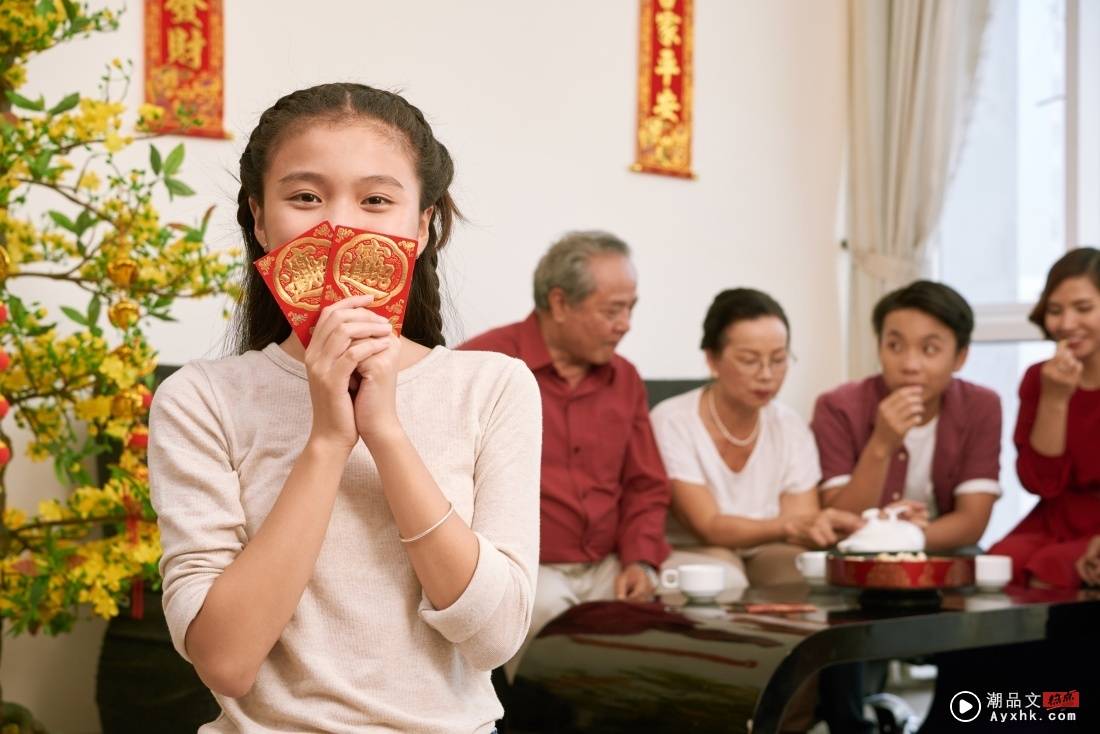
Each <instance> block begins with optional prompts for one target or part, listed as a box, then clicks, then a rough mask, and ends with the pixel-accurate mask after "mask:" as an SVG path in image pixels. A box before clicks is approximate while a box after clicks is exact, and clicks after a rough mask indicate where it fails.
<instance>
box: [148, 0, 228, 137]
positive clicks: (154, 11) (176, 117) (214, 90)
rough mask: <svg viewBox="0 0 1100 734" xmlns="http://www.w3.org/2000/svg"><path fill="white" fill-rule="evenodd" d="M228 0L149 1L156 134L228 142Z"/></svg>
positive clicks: (151, 99) (151, 89)
mask: <svg viewBox="0 0 1100 734" xmlns="http://www.w3.org/2000/svg"><path fill="white" fill-rule="evenodd" d="M224 33H225V27H224V16H223V13H222V0H145V101H146V102H148V103H149V104H155V105H159V106H161V107H163V108H164V117H163V119H161V120H160V121H159V122H157V123H156V124H155V125H153V126H152V127H153V129H154V130H155V131H156V132H163V133H175V134H179V135H198V136H201V137H207V138H226V137H229V136H228V135H226V133H225V131H224V130H223V129H222V112H223V109H224V96H225V95H224V90H225V86H224V81H223V79H224V74H225V41H224Z"/></svg>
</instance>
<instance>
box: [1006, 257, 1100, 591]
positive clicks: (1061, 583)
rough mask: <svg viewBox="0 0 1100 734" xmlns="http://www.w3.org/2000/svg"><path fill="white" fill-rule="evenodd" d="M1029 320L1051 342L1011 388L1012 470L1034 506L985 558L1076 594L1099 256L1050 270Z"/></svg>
mask: <svg viewBox="0 0 1100 734" xmlns="http://www.w3.org/2000/svg"><path fill="white" fill-rule="evenodd" d="M1031 320H1032V321H1033V322H1035V323H1036V324H1038V325H1039V327H1040V328H1041V329H1042V330H1043V332H1044V333H1045V334H1046V335H1047V337H1048V338H1050V339H1053V340H1055V341H1056V342H1057V343H1058V347H1057V350H1056V351H1055V353H1054V356H1053V357H1052V358H1051V359H1049V360H1047V361H1045V362H1040V363H1039V364H1034V365H1032V366H1031V367H1029V368H1028V370H1027V372H1026V373H1025V374H1024V379H1023V382H1021V383H1020V415H1019V418H1018V419H1017V421H1016V449H1017V454H1018V456H1017V460H1016V470H1017V472H1018V473H1019V475H1020V483H1021V484H1023V486H1024V487H1025V488H1026V489H1027V490H1028V491H1029V492H1033V493H1034V494H1037V495H1039V497H1040V498H1041V499H1040V500H1039V504H1038V505H1036V506H1035V509H1034V510H1032V511H1031V513H1030V514H1029V515H1028V516H1027V517H1026V518H1024V520H1023V521H1022V522H1021V523H1020V524H1019V525H1017V526H1016V528H1015V529H1014V530H1013V531H1012V532H1011V533H1009V534H1008V536H1006V537H1005V538H1004V539H1003V540H1001V542H999V543H997V544H996V545H995V546H993V548H991V549H990V551H989V552H990V553H999V554H1004V555H1008V556H1011V557H1012V563H1013V582H1014V583H1018V584H1031V585H1034V586H1054V587H1062V588H1076V587H1078V586H1081V584H1082V582H1084V583H1086V584H1095V583H1097V581H1100V576H1095V575H1094V573H1093V572H1092V564H1093V562H1092V561H1091V555H1090V553H1092V552H1093V551H1090V548H1089V544H1090V541H1091V540H1092V539H1093V537H1094V536H1097V535H1100V450H1098V448H1100V250H1097V249H1095V248H1092V247H1081V248H1078V249H1076V250H1072V251H1070V252H1069V253H1067V254H1066V255H1065V256H1063V257H1062V259H1060V260H1059V261H1058V262H1056V263H1055V264H1054V266H1053V267H1052V268H1051V269H1050V273H1049V274H1048V275H1047V282H1046V287H1045V288H1043V294H1042V296H1041V297H1040V299H1039V303H1038V304H1037V305H1036V306H1035V309H1034V310H1033V311H1032V312H1031Z"/></svg>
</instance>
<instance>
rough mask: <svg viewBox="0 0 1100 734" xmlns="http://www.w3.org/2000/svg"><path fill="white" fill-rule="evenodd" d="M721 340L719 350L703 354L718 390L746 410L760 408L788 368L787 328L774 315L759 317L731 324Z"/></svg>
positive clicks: (784, 376) (777, 388) (782, 378)
mask: <svg viewBox="0 0 1100 734" xmlns="http://www.w3.org/2000/svg"><path fill="white" fill-rule="evenodd" d="M722 337H723V344H724V346H723V347H722V351H721V352H719V353H718V354H717V355H713V354H710V353H708V354H707V363H708V364H709V365H710V369H711V372H712V373H713V374H714V375H715V378H716V380H717V384H718V389H719V390H721V394H722V395H724V396H725V397H726V398H727V399H729V400H733V401H735V402H737V403H740V404H741V405H743V406H745V407H747V408H751V409H760V408H763V407H764V406H765V405H767V404H768V402H769V401H771V399H772V398H774V397H775V395H776V393H778V392H779V388H781V387H782V386H783V380H784V379H785V378H786V376H787V368H788V367H789V366H790V359H791V357H790V352H789V350H788V347H787V342H788V338H789V337H788V334H787V327H786V326H785V325H784V324H783V321H782V320H781V319H780V318H779V317H777V316H761V317H759V318H755V319H746V320H741V321H735V322H733V323H732V324H730V325H729V326H727V327H726V331H725V333H724V334H723V335H722Z"/></svg>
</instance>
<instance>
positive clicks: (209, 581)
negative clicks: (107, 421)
mask: <svg viewBox="0 0 1100 734" xmlns="http://www.w3.org/2000/svg"><path fill="white" fill-rule="evenodd" d="M452 177H453V168H452V164H451V159H450V156H449V154H448V153H447V150H446V148H444V147H443V145H441V144H440V143H439V142H437V141H436V139H435V137H434V136H433V134H432V130H431V128H430V127H429V126H428V124H427V123H426V122H425V120H424V117H423V115H422V114H421V113H420V111H419V110H418V109H417V108H415V107H413V106H412V105H410V104H409V103H408V102H406V101H405V100H404V99H402V98H401V97H399V96H397V95H395V94H391V93H388V92H383V91H379V90H376V89H372V88H370V87H366V86H363V85H359V84H326V85H321V86H317V87H313V88H310V89H305V90H301V91H298V92H294V93H292V94H289V95H287V96H286V97H283V98H282V99H280V100H279V101H278V102H276V103H275V105H274V106H273V107H272V108H271V109H269V110H267V111H266V112H265V113H264V114H263V115H262V116H261V118H260V122H259V125H258V126H257V127H256V129H255V130H254V131H253V132H252V135H251V136H250V138H249V141H248V145H247V146H246V147H245V150H244V153H243V154H242V156H241V169H240V178H241V190H240V194H239V196H238V204H239V208H238V212H237V219H238V222H239V223H240V225H241V230H242V234H243V235H244V238H245V241H246V243H247V252H248V258H249V260H255V259H256V258H258V257H260V256H262V255H263V253H264V252H266V251H268V250H269V249H273V248H275V247H277V246H279V245H280V244H282V243H283V242H285V241H287V240H289V239H290V238H292V237H294V236H295V235H297V234H298V233H300V232H302V231H304V230H306V229H308V228H309V227H310V226H312V225H313V224H316V223H317V222H319V221H321V220H324V219H327V220H329V221H331V222H333V223H337V224H342V225H349V226H352V227H358V228H362V229H369V230H372V231H378V232H387V233H393V234H398V235H402V236H410V237H415V238H416V239H418V241H419V257H418V262H417V266H416V268H415V270H414V276H413V284H412V291H411V293H410V298H409V310H408V313H407V315H406V320H405V327H404V334H403V336H402V337H401V338H398V337H396V336H395V335H394V334H393V332H392V330H391V328H390V325H389V323H388V322H387V321H386V320H385V319H383V318H382V317H380V316H377V315H375V314H373V313H371V312H370V311H367V310H366V309H363V308H359V307H360V306H364V305H367V304H368V303H369V302H370V297H369V296H366V297H359V298H349V299H347V300H345V301H342V302H340V303H337V304H336V305H333V306H331V307H329V308H327V309H326V310H325V311H324V312H323V313H322V314H321V316H320V320H319V321H318V322H317V326H316V329H315V331H314V334H313V338H312V340H311V342H310V344H309V347H308V349H307V348H303V346H302V344H301V342H300V341H299V340H298V338H297V337H296V336H294V335H293V334H292V333H291V331H290V327H289V325H288V324H287V323H286V321H285V319H284V318H283V315H282V313H281V312H280V311H279V309H278V306H277V304H276V302H275V300H274V298H273V297H272V296H271V295H270V294H269V293H268V291H267V290H266V288H265V286H264V284H263V282H262V281H261V280H260V278H259V276H258V274H257V273H255V272H254V271H253V269H251V268H249V269H248V271H247V275H246V277H245V283H244V298H243V300H242V302H241V304H240V307H239V310H238V314H237V316H238V322H237V323H238V326H239V354H237V355H236V356H232V357H228V358H225V359H221V360H216V361H199V362H193V363H191V364H189V365H187V366H185V367H184V368H183V369H181V370H180V371H179V372H177V373H176V374H175V375H173V376H172V377H171V378H170V379H169V380H167V381H166V382H165V383H164V384H163V385H162V386H161V387H160V389H159V390H158V392H157V397H156V400H155V401H154V404H153V410H152V416H151V430H150V436H151V438H150V446H149V467H150V477H151V485H152V494H153V503H154V506H155V508H156V510H157V513H158V515H159V517H160V528H161V535H162V543H163V547H164V555H163V558H162V560H161V572H162V574H163V576H164V607H165V616H166V618H167V620H168V625H169V628H170V630H171V633H172V638H173V642H174V644H175V646H176V648H177V649H178V650H179V652H180V654H182V655H183V656H184V657H185V658H187V659H188V660H190V661H191V662H192V663H193V664H194V666H195V668H196V670H197V671H198V673H199V675H200V676H201V677H202V679H203V681H204V682H205V683H206V684H207V685H208V686H209V687H210V688H211V689H212V690H213V691H214V694H215V696H216V697H217V699H218V702H219V703H220V704H221V707H222V715H221V716H220V717H219V718H218V719H217V720H216V721H215V722H213V723H211V724H208V725H206V726H205V727H203V728H202V729H201V731H202V732H260V731H272V730H278V731H325V732H350V731H363V730H365V729H367V728H371V729H372V730H373V729H386V730H400V731H423V732H436V731H438V732H443V731H447V732H457V731H466V732H475V731H476V732H485V731H492V730H493V722H494V721H495V720H496V719H497V718H498V717H499V716H500V715H501V713H502V711H501V707H500V704H499V703H498V702H497V700H496V697H495V695H494V693H493V687H492V685H491V684H490V680H489V671H490V670H491V669H492V668H494V667H496V666H498V665H500V664H502V663H503V662H504V661H505V660H507V659H508V658H510V657H511V656H512V654H513V653H514V652H515V651H516V649H517V648H518V647H519V645H520V643H521V642H522V640H523V638H524V634H525V632H526V630H527V626H528V624H529V621H530V614H531V599H532V588H533V584H534V578H535V573H536V570H537V564H538V547H537V538H538V492H539V475H538V472H539V456H540V440H541V439H540V436H541V416H540V400H539V394H538V389H537V387H536V385H535V381H534V379H533V378H532V376H531V374H530V372H529V371H527V369H526V368H525V367H524V365H523V363H522V362H519V361H517V360H514V359H510V358H506V357H503V356H501V355H498V354H488V353H483V352H452V351H450V350H447V349H445V348H444V347H443V335H442V318H441V316H440V296H439V287H438V285H439V281H438V278H437V275H436V264H437V260H438V253H439V251H440V250H441V249H442V248H443V246H444V245H445V244H446V243H447V240H448V237H449V235H450V231H451V224H452V222H453V220H454V217H455V216H456V214H457V212H456V210H455V207H454V203H453V202H452V200H451V197H450V194H449V193H448V186H449V185H450V183H451V179H452ZM349 383H351V384H357V388H356V389H355V391H354V392H350V391H349Z"/></svg>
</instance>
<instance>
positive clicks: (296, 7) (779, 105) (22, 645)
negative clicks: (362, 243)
mask: <svg viewBox="0 0 1100 734" xmlns="http://www.w3.org/2000/svg"><path fill="white" fill-rule="evenodd" d="M93 4H95V3H93ZM129 5H130V11H129V12H128V13H127V15H126V16H125V17H124V20H123V27H122V29H121V30H120V31H119V32H118V33H116V34H113V35H108V36H101V37H97V38H92V39H89V40H86V41H79V42H76V43H72V44H70V45H68V46H66V47H62V48H58V49H54V50H52V51H50V52H48V53H47V54H45V55H44V56H42V57H41V58H39V59H38V60H36V61H35V62H34V63H33V64H32V65H31V66H30V68H29V70H28V71H29V78H30V80H31V81H30V84H29V86H28V90H29V91H30V92H31V93H34V94H37V93H38V92H42V93H45V94H46V95H47V97H48V98H51V99H53V98H57V97H59V96H60V95H62V94H63V93H66V92H69V91H71V90H73V89H77V88H79V89H82V90H85V91H90V90H92V89H94V87H95V83H96V79H97V77H98V76H99V74H100V72H101V69H102V64H103V63H106V62H107V61H109V59H110V58H112V57H114V56H123V57H132V58H133V59H134V60H135V62H139V63H140V57H141V19H140V8H141V3H130V4H129ZM637 8H638V3H637V2H635V0H603V1H602V2H587V1H584V0H558V1H557V2H554V3H535V2H515V0H481V1H480V2H477V3H455V2H430V1H429V0H406V1H404V2H400V3H394V2H388V3H383V2H378V1H377V0H369V1H367V0H358V1H356V2H350V1H345V2H337V1H336V0H316V1H315V2H312V3H308V4H299V3H270V2H260V1H259V0H249V1H245V0H238V1H237V2H227V3H226V12H227V17H226V89H227V94H226V125H227V128H228V129H229V130H230V131H232V132H233V134H234V135H235V139H234V140H232V141H229V142H218V141H206V140H198V139H193V140H189V141H188V143H187V145H188V157H187V162H186V163H185V167H184V172H183V176H182V177H183V178H184V180H186V181H188V182H189V183H190V184H191V185H192V186H193V187H194V188H195V189H197V190H198V192H199V195H198V196H197V197H195V198H193V199H191V200H185V201H184V202H177V203H176V204H173V205H171V206H170V207H167V208H166V211H167V212H168V213H170V214H171V215H172V216H173V218H176V219H184V220H186V219H190V218H193V217H196V216H198V214H199V213H200V212H201V211H202V210H203V209H205V207H206V206H208V205H209V204H210V203H214V204H216V205H217V207H218V208H217V211H216V214H215V217H214V222H213V225H212V239H213V242H214V243H216V244H218V245H221V246H230V245H232V244H236V242H237V239H238V235H237V232H236V230H235V224H234V221H235V220H234V217H235V199H236V191H237V186H236V184H235V181H234V171H235V170H236V161H237V158H238V157H239V155H240V151H241V149H242V147H243V145H244V141H245V139H246V138H247V135H248V133H249V131H250V130H251V129H252V127H253V125H254V124H255V122H256V119H257V117H258V116H259V114H260V112H262V111H263V110H264V109H265V108H266V107H267V106H269V105H270V104H271V103H272V102H274V100H275V99H276V98H277V97H278V96H280V95H281V94H284V93H286V92H288V91H291V90H293V89H296V88H299V87H302V86H307V85H310V84H314V83H318V82H322V81H333V80H356V81H364V82H367V83H370V84H374V85H376V86H381V87H386V88H397V89H401V90H403V91H404V92H405V93H406V94H407V96H408V97H409V99H411V100H412V101H413V102H414V103H415V104H417V105H418V106H420V107H421V108H422V109H423V110H424V111H425V112H426V114H427V115H428V118H429V120H430V121H431V122H432V123H433V125H434V127H435V130H436V133H437V135H438V136H439V137H440V139H442V140H443V141H444V142H445V143H446V144H447V145H448V147H449V148H450V150H451V152H452V155H453V157H454V159H455V161H456V169H457V181H456V188H455V193H456V196H457V198H458V201H459V204H460V206H461V207H462V208H463V210H464V211H465V213H466V215H467V217H468V218H469V220H470V221H469V224H467V225H465V226H463V227H461V228H460V229H459V230H458V233H457V235H456V237H455V239H454V241H453V242H452V244H451V247H450V250H449V254H448V256H447V257H446V259H445V268H446V273H445V280H446V282H447V283H448V285H449V289H450V293H451V296H452V301H453V304H454V311H455V313H456V314H457V315H458V319H457V320H455V321H452V322H451V323H450V324H449V327H448V330H449V334H450V335H451V337H452V339H453V340H454V341H457V340H458V339H460V338H462V337H464V336H472V335H474V334H476V333H478V332H480V331H482V330H484V329H486V328H488V327H490V326H495V325H498V324H501V323H505V322H508V321H514V320H517V319H520V318H522V317H523V316H524V315H526V313H527V312H528V311H529V310H530V308H531V297H530V274H531V272H532V270H533V268H534V265H535V263H536V261H537V260H538V258H539V256H540V255H541V253H542V252H543V251H544V250H545V248H546V247H547V246H548V245H549V243H550V242H551V241H552V240H553V239H555V238H556V237H557V236H558V235H560V234H561V233H563V232H564V231H567V230H569V229H575V228H603V229H608V230H610V231H612V232H615V233H617V234H618V235H620V236H621V237H623V238H624V239H626V240H627V241H628V242H629V243H630V244H631V245H632V246H633V247H634V248H635V260H636V264H637V267H638V270H639V273H640V280H641V282H640V295H641V301H640V303H639V305H638V308H637V311H636V316H635V321H634V329H633V331H632V332H631V333H630V334H629V335H628V336H627V338H626V340H625V341H624V342H623V345H622V352H623V353H624V354H625V355H626V356H627V357H628V358H630V359H632V360H634V361H635V363H636V364H637V365H638V367H639V369H640V370H641V372H642V374H643V375H644V376H647V377H702V376H704V375H705V369H704V365H703V361H702V358H701V355H700V354H699V351H698V342H699V338H700V335H701V322H702V318H703V314H704V312H705V310H706V307H707V305H708V304H709V303H710V300H711V298H712V297H713V296H714V294H715V293H716V292H718V291H719V290H721V289H722V288H726V287H731V286H735V285H751V286H755V287H758V288H762V289H765V290H767V291H770V292H771V293H772V294H773V295H775V296H776V297H777V298H778V299H779V301H780V302H781V303H783V305H784V306H785V307H786V309H787V311H788V313H789V315H790V318H791V321H792V325H793V337H794V351H795V352H796V354H797V355H798V356H799V362H798V364H797V365H796V367H795V368H794V370H793V371H792V372H791V374H790V377H789V378H788V384H787V387H786V388H785V394H784V399H785V400H786V401H787V402H788V403H790V404H792V405H794V406H795V407H796V408H798V409H799V410H800V411H801V412H803V413H804V414H807V413H808V412H809V409H810V406H811V401H812V399H813V397H814V396H815V395H816V394H817V393H818V392H820V391H821V390H823V389H825V388H827V387H829V386H831V385H832V384H834V383H836V382H838V381H839V380H840V379H841V377H842V352H843V350H842V349H841V347H840V338H841V319H840V318H839V313H840V305H839V302H838V287H837V277H836V273H837V267H838V257H839V251H838V247H837V245H836V241H835V240H836V237H835V219H836V212H837V196H838V190H839V187H840V183H841V171H840V169H841V149H842V145H843V138H844V132H845V117H844V107H845V99H846V94H847V89H846V69H847V46H846V9H847V3H846V0H821V1H815V2H806V1H805V0H736V1H734V0H698V1H697V2H696V39H695V40H696V43H695V49H696V56H695V67H696V87H695V90H696V92H695V103H696V108H695V149H694V153H695V156H694V157H695V170H696V172H697V174H698V179H697V180H695V181H683V180H677V179H668V178H662V177H656V176H650V175H639V174H634V173H630V172H629V171H628V166H629V165H630V163H631V161H632V154H633V138H632V133H633V124H634V115H635V86H634V85H635V75H636V59H637V50H636V49H637V33H638V29H637V25H638V19H637V12H638V11H637ZM139 70H140V66H139ZM140 86H141V85H140V84H135V85H134V88H133V89H132V90H131V94H130V98H131V99H130V101H131V102H133V103H134V104H135V105H136V104H137V103H138V102H140V94H141V91H140ZM173 142H174V141H173ZM167 144H168V142H165V143H163V144H162V147H163V145H167ZM135 147H137V148H138V150H137V151H135V154H134V156H135V157H134V160H135V161H137V162H140V161H142V160H145V157H146V155H147V153H146V151H145V150H144V146H135ZM51 205H52V206H57V202H53V203H52V204H51ZM23 292H24V293H25V294H29V295H33V296H34V297H38V298H41V299H42V300H43V301H44V302H46V303H52V302H53V301H52V300H51V299H50V298H49V297H48V294H46V293H45V292H42V291H39V292H37V293H36V292H34V291H30V290H24V291H23ZM219 312H220V305H219V304H215V303H213V302H206V303H196V304H185V305H183V306H181V308H180V309H179V311H178V314H179V316H180V317H181V321H180V323H179V324H178V325H164V326H158V327H157V328H156V329H155V330H154V331H153V336H154V344H155V346H157V347H158V348H159V349H160V351H161V358H162V361H164V362H175V363H178V362H182V361H186V360H189V359H193V358H195V357H198V356H203V355H208V354H216V353H218V350H219V349H220V337H221V330H222V325H223V322H222V321H221V317H220V315H219ZM9 420H10V419H9ZM25 465H26V460H25V459H23V458H22V456H21V454H20V455H18V456H17V460H16V461H15V462H14V463H13V467H12V471H10V472H9V474H8V476H9V479H10V480H11V481H10V485H11V490H12V495H13V500H14V501H15V502H16V503H17V504H19V505H21V506H24V507H33V506H34V504H35V503H36V502H37V497H38V496H39V495H40V494H45V493H48V492H51V491H55V490H54V489H53V488H52V485H51V484H50V480H49V478H48V472H46V473H41V474H34V473H33V472H32V471H31V470H30V469H27V468H26V467H25ZM34 477H41V478H42V479H41V481H36V480H35V479H34ZM30 487H34V489H29V488H30ZM101 629H102V627H101V625H99V624H86V625H83V626H82V627H81V629H80V630H79V631H78V632H77V633H76V634H74V635H73V636H71V637H68V638H65V639H63V640H59V641H46V640H40V639H32V638H19V639H16V640H14V641H13V640H6V641H5V644H4V659H3V668H2V675H3V682H4V692H5V694H6V697H8V698H10V699H12V700H16V701H20V702H22V703H24V704H28V705H30V706H32V707H33V708H34V709H35V710H36V711H38V712H39V713H40V715H41V716H42V717H43V718H44V719H45V721H46V723H47V724H48V725H49V726H50V727H51V731H55V732H61V733H62V734H65V733H66V732H89V731H95V730H96V728H97V726H98V724H97V719H96V716H95V710H94V706H93V700H92V699H93V690H92V688H93V685H92V680H93V678H92V676H93V673H94V666H95V659H94V656H95V651H96V647H97V643H96V641H97V640H98V636H99V635H101ZM62 701H64V703H65V705H59V703H61V702H62Z"/></svg>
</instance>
